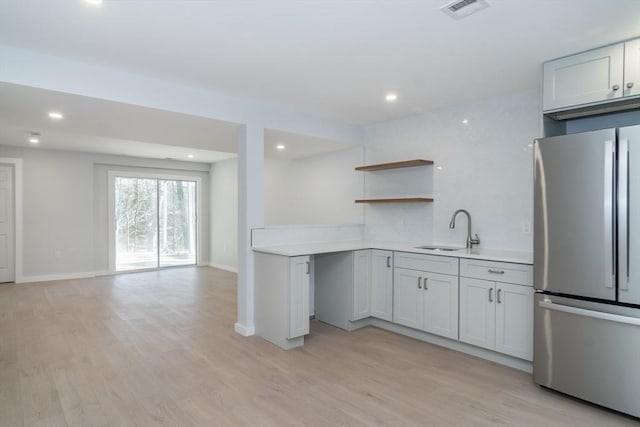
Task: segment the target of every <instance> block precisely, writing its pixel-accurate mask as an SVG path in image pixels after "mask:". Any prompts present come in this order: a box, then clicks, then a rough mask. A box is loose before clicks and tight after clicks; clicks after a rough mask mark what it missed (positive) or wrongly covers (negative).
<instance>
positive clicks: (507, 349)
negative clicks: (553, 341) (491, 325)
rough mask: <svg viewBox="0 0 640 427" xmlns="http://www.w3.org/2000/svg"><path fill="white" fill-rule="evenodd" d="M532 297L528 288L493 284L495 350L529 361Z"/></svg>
mask: <svg viewBox="0 0 640 427" xmlns="http://www.w3.org/2000/svg"><path fill="white" fill-rule="evenodd" d="M533 294H534V290H533V288H532V287H530V286H521V285H513V284H510V283H497V284H496V350H497V351H499V352H501V353H506V354H509V355H511V356H515V357H519V358H521V359H525V360H533Z"/></svg>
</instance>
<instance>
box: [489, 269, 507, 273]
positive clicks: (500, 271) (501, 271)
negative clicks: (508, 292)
mask: <svg viewBox="0 0 640 427" xmlns="http://www.w3.org/2000/svg"><path fill="white" fill-rule="evenodd" d="M489 273H493V274H504V270H494V269H493V268H490V269H489Z"/></svg>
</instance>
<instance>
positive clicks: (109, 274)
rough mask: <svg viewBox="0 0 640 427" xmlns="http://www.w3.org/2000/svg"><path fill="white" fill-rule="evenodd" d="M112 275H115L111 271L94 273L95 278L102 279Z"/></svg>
mask: <svg viewBox="0 0 640 427" xmlns="http://www.w3.org/2000/svg"><path fill="white" fill-rule="evenodd" d="M112 275H113V273H112V272H110V271H109V270H99V271H96V272H95V273H94V276H96V277H100V276H112Z"/></svg>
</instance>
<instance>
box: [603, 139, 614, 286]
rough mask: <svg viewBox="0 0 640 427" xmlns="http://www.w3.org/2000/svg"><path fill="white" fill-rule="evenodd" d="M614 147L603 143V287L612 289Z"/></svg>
mask: <svg viewBox="0 0 640 427" xmlns="http://www.w3.org/2000/svg"><path fill="white" fill-rule="evenodd" d="M614 161H615V156H614V146H613V141H611V140H609V141H605V143H604V250H605V252H604V253H605V254H610V255H605V262H604V268H605V271H604V276H605V277H604V285H605V286H606V287H607V288H613V260H614V257H615V253H614V249H613V221H614V218H613V186H614V179H613V174H614V165H613V162H614Z"/></svg>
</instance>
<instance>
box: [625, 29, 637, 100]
mask: <svg viewBox="0 0 640 427" xmlns="http://www.w3.org/2000/svg"><path fill="white" fill-rule="evenodd" d="M634 95H640V39H635V40H631V41H629V42H626V43H625V44H624V96H634Z"/></svg>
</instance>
